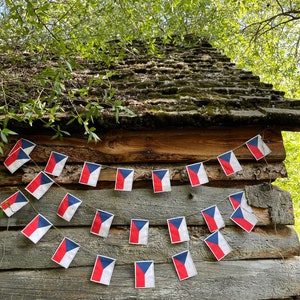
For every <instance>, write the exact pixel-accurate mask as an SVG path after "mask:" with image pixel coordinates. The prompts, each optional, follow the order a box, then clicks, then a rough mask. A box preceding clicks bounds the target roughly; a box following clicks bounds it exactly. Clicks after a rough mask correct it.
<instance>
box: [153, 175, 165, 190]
mask: <svg viewBox="0 0 300 300" xmlns="http://www.w3.org/2000/svg"><path fill="white" fill-rule="evenodd" d="M153 184H154V191H155V192H162V190H163V187H162V181H161V180H160V178H159V177H158V176H157V175H156V174H155V173H154V174H153Z"/></svg>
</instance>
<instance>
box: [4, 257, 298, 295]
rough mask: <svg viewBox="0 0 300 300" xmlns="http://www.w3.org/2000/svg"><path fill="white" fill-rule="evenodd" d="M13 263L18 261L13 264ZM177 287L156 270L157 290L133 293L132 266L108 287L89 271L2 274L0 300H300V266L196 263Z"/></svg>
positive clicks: (169, 274)
mask: <svg viewBox="0 0 300 300" xmlns="http://www.w3.org/2000/svg"><path fill="white" fill-rule="evenodd" d="M16 259H17V258H16ZM195 266H196V269H197V271H198V274H197V275H196V276H195V277H192V278H189V279H187V280H183V281H179V280H178V277H177V274H176V272H175V269H174V266H173V265H172V262H171V261H170V262H169V263H167V264H165V263H164V264H155V265H154V269H155V288H154V289H135V288H134V271H133V263H132V264H129V265H122V264H119V263H118V262H116V266H115V269H114V272H113V275H112V279H111V284H110V286H103V285H100V284H97V283H93V282H90V277H91V273H92V268H91V267H80V268H78V267H76V268H69V269H67V270H65V269H63V268H60V269H51V270H11V271H1V272H0V281H1V289H0V291H1V299H5V300H6V299H14V300H21V299H22V300H31V299H37V298H39V299H45V300H48V299H49V300H50V299H51V300H52V299H90V300H94V299H132V298H134V299H184V298H186V299H231V300H238V299H275V298H276V299H279V298H288V297H291V296H295V295H300V285H299V282H300V260H299V258H294V259H289V260H284V259H276V260H245V261H222V262H195Z"/></svg>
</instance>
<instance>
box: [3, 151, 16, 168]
mask: <svg viewBox="0 0 300 300" xmlns="http://www.w3.org/2000/svg"><path fill="white" fill-rule="evenodd" d="M19 152H20V150H16V151H15V152H13V153H12V154H11V155H10V156H8V157H7V158H6V159H5V161H4V165H5V166H8V167H9V166H10V165H11V164H13V163H14V162H15V161H16V160H17V158H18V155H19Z"/></svg>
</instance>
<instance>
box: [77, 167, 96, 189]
mask: <svg viewBox="0 0 300 300" xmlns="http://www.w3.org/2000/svg"><path fill="white" fill-rule="evenodd" d="M100 171H101V165H99V164H95V163H91V162H85V163H84V165H83V168H82V171H81V174H80V179H79V183H81V184H85V185H90V186H96V185H97V183H98V178H99V175H100Z"/></svg>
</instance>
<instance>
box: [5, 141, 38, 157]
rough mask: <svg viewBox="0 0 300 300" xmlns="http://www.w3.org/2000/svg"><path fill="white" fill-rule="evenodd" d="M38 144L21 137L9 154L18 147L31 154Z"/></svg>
mask: <svg viewBox="0 0 300 300" xmlns="http://www.w3.org/2000/svg"><path fill="white" fill-rule="evenodd" d="M35 146H36V144H34V143H32V142H30V141H28V140H26V139H23V138H22V139H19V140H18V141H17V142H16V143H15V145H14V146H13V148H12V149H11V150H10V152H9V155H10V154H11V153H13V152H15V151H16V150H17V149H19V148H22V149H23V151H24V152H25V153H26V154H27V155H29V154H30V153H31V151H32V150H33V149H34V147H35Z"/></svg>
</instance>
